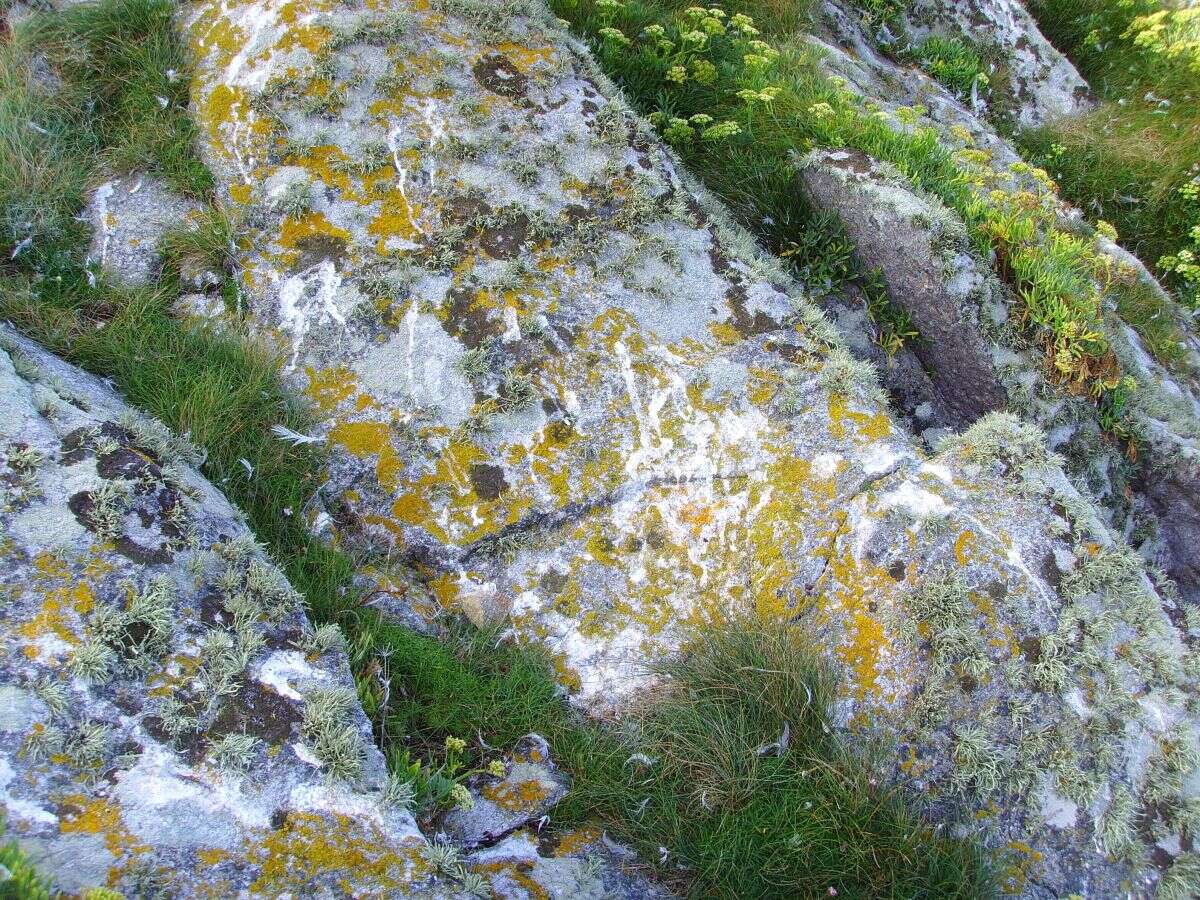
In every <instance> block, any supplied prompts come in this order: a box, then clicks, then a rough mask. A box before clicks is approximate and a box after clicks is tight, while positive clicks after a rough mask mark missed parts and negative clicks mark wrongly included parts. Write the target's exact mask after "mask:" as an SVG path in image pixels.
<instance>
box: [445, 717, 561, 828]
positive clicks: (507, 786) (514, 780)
mask: <svg viewBox="0 0 1200 900" xmlns="http://www.w3.org/2000/svg"><path fill="white" fill-rule="evenodd" d="M468 786H469V787H470V789H471V794H472V796H473V797H474V798H475V805H474V806H473V807H472V808H471V809H469V810H460V809H454V810H451V811H450V813H448V814H447V816H446V818H445V820H444V821H443V823H442V827H443V829H444V830H445V831H446V833H447V835H448V836H449V837H450V840H451V841H453V842H454V843H455V844H459V845H461V846H464V847H468V848H474V847H479V846H482V845H484V844H492V843H495V842H496V841H498V840H500V839H501V838H503V837H504V836H505V835H508V834H510V833H511V832H513V831H516V830H517V829H518V828H522V827H524V826H525V825H529V824H532V823H536V822H537V821H538V820H539V819H540V818H541V817H542V816H544V815H545V814H546V813H547V812H548V811H549V810H550V809H551V807H553V806H554V804H556V803H557V802H558V801H559V800H561V799H562V798H563V796H564V795H565V794H566V792H567V788H568V784H567V779H566V777H565V776H564V775H563V774H562V773H560V772H559V770H558V767H557V766H555V765H554V761H553V760H552V759H551V757H550V745H549V744H547V743H546V741H545V739H544V738H542V737H540V736H538V735H536V734H531V735H527V736H526V737H524V738H522V739H521V741H520V742H519V743H518V744H517V746H516V747H515V748H513V750H512V752H511V753H508V754H506V755H505V759H504V775H503V777H499V778H497V777H494V776H490V775H480V776H477V777H475V778H474V779H472V780H471V782H470V783H469V785H468Z"/></svg>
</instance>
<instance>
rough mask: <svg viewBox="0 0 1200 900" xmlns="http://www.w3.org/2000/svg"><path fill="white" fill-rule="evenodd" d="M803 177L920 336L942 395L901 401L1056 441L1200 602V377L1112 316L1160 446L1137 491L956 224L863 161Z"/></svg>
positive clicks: (1079, 475)
mask: <svg viewBox="0 0 1200 900" xmlns="http://www.w3.org/2000/svg"><path fill="white" fill-rule="evenodd" d="M800 178H801V181H802V183H803V187H804V189H805V191H806V194H807V196H808V197H809V198H810V199H811V200H812V201H813V202H814V203H815V204H816V205H817V206H818V207H819V208H821V209H824V210H827V211H831V212H835V213H837V215H838V216H839V217H840V218H841V219H842V221H843V222H844V223H845V225H846V228H847V231H848V233H849V235H850V236H851V238H852V239H853V240H854V242H855V246H856V251H857V252H858V254H859V256H860V257H861V258H862V259H863V260H864V261H865V263H866V264H867V265H869V266H872V267H874V266H879V267H880V268H881V269H882V271H883V277H884V280H885V282H886V283H887V286H888V292H889V295H890V298H891V300H892V302H894V303H896V304H898V305H899V306H901V307H903V308H904V309H905V310H906V311H907V312H908V313H909V314H910V315H911V316H912V318H913V322H914V324H915V325H916V327H917V329H918V330H919V331H920V332H921V335H922V339H921V340H920V341H918V342H917V343H916V344H915V346H914V347H913V353H914V355H916V356H917V357H918V358H919V359H920V360H921V361H922V363H923V364H924V367H925V369H926V371H927V372H929V373H930V376H931V385H930V386H931V388H932V394H931V396H929V397H920V396H919V395H917V396H913V395H911V394H910V395H904V394H903V393H902V392H901V393H900V394H899V397H900V399H902V400H907V401H909V402H911V401H912V400H914V399H915V400H917V401H918V402H922V403H924V402H928V403H930V404H931V406H932V407H933V408H934V411H935V413H937V412H940V411H941V410H946V411H947V412H948V413H949V422H948V423H949V424H951V425H952V426H953V427H955V428H961V427H963V426H964V425H966V424H969V423H970V422H971V421H973V420H974V419H975V418H976V417H977V416H979V415H980V414H982V413H984V412H987V411H988V410H989V409H1000V408H1012V409H1016V410H1019V411H1020V412H1021V414H1022V415H1023V416H1025V417H1026V418H1027V419H1029V420H1031V421H1033V422H1036V423H1038V424H1039V425H1040V426H1041V427H1042V428H1044V429H1045V430H1046V431H1047V432H1048V433H1049V435H1050V439H1051V446H1052V448H1053V449H1055V450H1058V451H1060V452H1062V453H1064V454H1065V455H1067V456H1068V457H1070V458H1071V460H1072V462H1073V464H1072V467H1071V471H1072V475H1073V477H1074V480H1075V482H1076V484H1077V485H1078V486H1079V487H1080V488H1081V489H1082V490H1084V491H1085V492H1086V493H1090V494H1092V495H1094V496H1095V497H1096V498H1097V499H1099V500H1100V501H1101V502H1102V503H1103V504H1104V505H1105V506H1106V508H1107V509H1108V511H1109V515H1110V520H1111V522H1112V523H1113V524H1114V525H1115V526H1116V527H1117V528H1118V529H1120V530H1122V531H1124V532H1125V533H1126V534H1127V535H1128V534H1132V533H1133V532H1134V531H1135V530H1136V531H1137V532H1138V533H1141V534H1143V535H1147V537H1143V542H1144V544H1143V547H1142V550H1143V552H1144V554H1145V555H1146V556H1147V557H1148V558H1149V559H1151V560H1152V561H1154V562H1155V563H1156V564H1158V565H1160V566H1161V567H1162V568H1163V569H1164V570H1165V571H1166V572H1167V573H1168V574H1170V576H1171V577H1172V578H1173V579H1174V580H1175V581H1176V582H1177V584H1178V587H1179V589H1180V591H1181V592H1182V593H1183V595H1184V597H1185V598H1187V599H1188V600H1189V601H1190V602H1195V601H1196V600H1197V599H1198V598H1200V580H1198V578H1197V576H1198V575H1200V572H1198V571H1197V568H1196V566H1197V564H1196V561H1195V560H1196V553H1195V551H1194V549H1193V548H1194V547H1196V546H1200V524H1198V521H1197V510H1196V506H1195V504H1196V500H1195V498H1196V497H1197V496H1198V494H1200V480H1198V479H1200V475H1198V474H1197V470H1198V468H1200V466H1198V463H1197V458H1198V457H1197V447H1200V444H1198V443H1197V441H1198V439H1200V404H1198V403H1197V397H1200V386H1198V384H1197V379H1196V378H1195V376H1194V374H1192V373H1190V372H1189V371H1188V370H1187V369H1186V368H1185V369H1181V370H1178V371H1175V372H1168V371H1167V370H1165V369H1164V367H1163V366H1162V365H1161V364H1159V363H1158V362H1157V361H1156V360H1154V359H1153V358H1151V357H1150V356H1149V354H1147V353H1146V352H1145V351H1144V350H1143V349H1142V348H1141V344H1140V340H1139V339H1138V337H1137V335H1136V334H1135V333H1134V332H1133V331H1132V329H1130V328H1128V327H1127V326H1125V325H1123V324H1121V323H1120V322H1119V320H1117V319H1116V317H1115V316H1110V318H1109V321H1108V323H1107V324H1108V329H1109V338H1110V340H1111V341H1112V343H1113V345H1114V349H1115V351H1116V353H1117V355H1118V357H1119V359H1120V362H1121V365H1122V370H1123V371H1125V372H1127V373H1128V374H1130V375H1131V376H1132V377H1134V378H1135V379H1136V381H1137V383H1138V390H1137V393H1136V396H1135V398H1134V400H1133V414H1134V416H1135V420H1136V421H1137V422H1138V423H1139V425H1140V426H1141V428H1142V430H1143V431H1144V432H1145V434H1146V435H1147V441H1146V442H1145V448H1144V450H1143V452H1142V453H1141V457H1140V460H1139V469H1140V471H1139V472H1138V474H1137V477H1136V478H1135V479H1133V480H1132V484H1130V479H1129V478H1128V477H1127V476H1125V475H1124V474H1123V473H1124V470H1127V469H1129V468H1131V467H1130V466H1129V464H1128V463H1127V461H1126V460H1125V459H1124V458H1123V455H1122V453H1121V450H1120V448H1119V447H1117V446H1115V445H1114V444H1112V443H1111V442H1107V441H1105V440H1104V439H1103V438H1102V437H1101V429H1100V425H1099V419H1098V413H1097V411H1096V409H1095V406H1094V405H1093V404H1092V403H1091V402H1090V401H1089V400H1088V399H1086V398H1080V397H1077V396H1072V395H1071V393H1070V392H1068V391H1066V390H1064V389H1063V388H1062V387H1061V386H1059V385H1056V384H1054V383H1053V382H1052V381H1050V380H1048V379H1047V378H1046V377H1045V374H1044V365H1043V362H1042V354H1041V351H1040V350H1039V349H1038V348H1036V347H1031V346H1030V345H1029V342H1028V341H1027V340H1026V338H1025V336H1024V335H1022V334H1021V333H1020V331H1019V330H1018V329H1016V328H1014V327H1013V326H1012V325H1011V320H1012V319H1013V318H1015V314H1014V312H1013V310H1014V309H1015V305H1016V300H1015V299H1014V298H1013V297H1012V294H1011V291H1010V290H1008V289H1007V288H1006V287H1004V286H1003V285H1002V284H1001V283H1000V282H999V281H998V279H997V278H996V276H995V275H994V274H993V273H992V271H991V267H990V266H988V265H987V264H986V263H984V262H983V261H982V260H979V259H977V258H976V256H975V254H974V252H973V251H972V250H971V249H970V247H969V245H968V242H967V240H966V236H965V229H964V227H963V225H962V222H961V220H960V219H958V217H957V216H956V215H955V214H954V213H952V212H950V211H949V210H947V209H946V208H945V207H944V206H943V205H942V204H941V203H940V202H939V201H938V200H936V199H935V198H931V197H928V196H925V195H923V194H922V193H921V192H920V191H918V190H916V189H914V187H913V186H912V185H911V183H909V182H908V181H907V180H906V179H904V178H903V177H901V176H900V175H899V174H898V173H896V172H895V171H894V170H892V169H891V168H890V167H887V166H885V165H881V164H880V163H878V162H876V161H874V160H870V159H868V158H867V157H865V156H863V155H862V154H858V153H851V152H846V151H832V152H831V151H816V152H814V153H812V154H810V155H809V156H808V157H807V158H806V159H805V160H804V161H803V162H802V164H801V166H800ZM1105 246H1106V247H1107V248H1108V250H1107V251H1106V252H1110V253H1111V255H1112V256H1113V257H1114V258H1115V259H1118V260H1119V261H1120V262H1122V263H1123V264H1124V265H1125V266H1126V268H1127V269H1128V271H1129V272H1130V273H1132V274H1131V277H1140V278H1143V279H1150V276H1149V274H1148V273H1146V272H1145V270H1144V269H1143V268H1142V267H1141V266H1140V264H1136V265H1135V263H1136V260H1133V259H1132V257H1130V256H1129V254H1127V253H1124V252H1123V251H1120V249H1119V248H1117V247H1116V246H1115V245H1113V244H1111V242H1108V243H1107V244H1106V245H1105ZM1150 282H1151V283H1153V281H1152V279H1150ZM1185 333H1187V332H1185ZM886 379H887V373H886V370H885V381H886ZM894 395H895V392H894ZM910 409H911V407H910ZM1127 486H1129V487H1131V488H1132V491H1131V490H1127V489H1126V488H1127Z"/></svg>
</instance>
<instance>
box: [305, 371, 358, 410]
mask: <svg viewBox="0 0 1200 900" xmlns="http://www.w3.org/2000/svg"><path fill="white" fill-rule="evenodd" d="M305 374H306V375H307V376H308V384H307V386H306V387H305V389H304V392H305V393H306V394H307V395H308V396H309V398H310V399H311V400H312V401H313V403H315V404H316V406H317V409H319V410H320V411H321V412H326V413H328V412H333V411H334V410H336V409H337V408H338V407H339V406H341V405H342V403H344V402H345V401H346V400H348V399H349V398H350V397H352V396H353V395H354V393H355V391H356V390H357V384H356V379H355V375H354V371H353V370H352V369H350V368H349V367H347V366H342V365H339V366H331V367H330V368H328V369H315V368H313V367H311V366H310V367H308V369H306V370H305Z"/></svg>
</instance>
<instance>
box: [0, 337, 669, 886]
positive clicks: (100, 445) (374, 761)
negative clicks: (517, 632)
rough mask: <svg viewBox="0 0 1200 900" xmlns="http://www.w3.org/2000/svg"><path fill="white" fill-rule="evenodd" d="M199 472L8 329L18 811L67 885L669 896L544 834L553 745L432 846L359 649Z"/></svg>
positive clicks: (1, 544)
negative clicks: (394, 780)
mask: <svg viewBox="0 0 1200 900" xmlns="http://www.w3.org/2000/svg"><path fill="white" fill-rule="evenodd" d="M195 462H196V459H195V454H194V451H193V450H191V449H190V448H188V447H187V446H186V444H184V443H182V442H180V441H179V440H178V439H177V438H175V437H174V436H173V435H172V434H171V433H170V432H169V431H168V430H167V429H166V428H164V427H163V426H162V425H161V424H160V423H158V422H155V421H153V420H150V419H147V418H145V417H144V416H141V415H140V414H138V413H135V412H133V411H132V410H130V409H129V407H128V406H126V405H125V404H124V402H123V401H122V400H121V399H120V398H119V397H117V396H116V395H115V394H113V393H112V391H111V390H109V389H108V388H107V387H105V386H104V385H103V384H102V383H101V382H99V381H98V380H97V379H95V378H93V377H91V376H88V375H85V374H83V373H82V372H80V371H79V370H77V369H74V368H73V367H71V366H68V365H66V364H64V363H62V362H61V361H59V360H57V359H55V358H53V357H51V356H50V355H48V354H46V353H45V352H43V351H42V350H40V349H39V348H38V347H36V346H35V345H33V344H31V343H29V342H28V341H25V340H23V339H21V338H19V337H17V336H15V335H13V334H12V333H11V332H9V331H7V330H3V331H0V598H2V599H3V609H2V610H0V616H2V618H3V627H2V628H0V634H2V635H3V641H2V643H0V812H2V814H3V816H4V820H5V824H6V830H7V832H8V835H7V837H11V838H15V839H16V840H17V841H18V842H19V844H20V845H21V847H22V848H23V849H24V850H25V851H26V852H27V853H28V854H29V855H30V857H31V858H32V860H33V861H34V862H35V864H36V865H37V866H38V867H39V869H40V871H41V872H42V874H43V875H45V876H46V877H47V878H49V879H50V881H51V883H52V885H53V887H54V888H55V889H56V890H60V891H65V892H67V893H70V894H77V893H81V892H83V891H85V890H87V889H88V888H93V887H103V886H107V887H110V888H115V889H117V890H119V891H121V892H122V893H123V894H124V895H125V896H129V897H144V896H158V895H160V894H161V893H162V892H164V891H168V892H169V893H170V895H171V896H181V897H203V896H219V897H229V896H239V895H243V896H255V897H276V896H281V895H286V894H292V895H296V896H355V897H395V896H411V897H451V896H455V897H461V896H488V897H491V896H496V897H501V898H514V900H515V898H524V897H528V896H530V895H531V894H532V895H538V896H572V897H574V896H580V897H584V896H594V897H597V898H599V897H620V898H627V900H640V898H650V897H659V896H664V894H663V893H662V892H661V891H660V890H658V889H657V888H655V887H654V886H652V885H650V884H649V883H647V882H646V881H645V879H644V878H642V877H641V876H640V875H638V874H637V873H636V871H635V870H634V868H633V867H632V866H631V858H630V854H629V853H628V851H626V850H624V849H623V848H621V847H620V846H619V845H618V844H616V843H614V842H612V841H611V840H609V839H608V838H607V837H606V836H605V835H604V834H603V833H602V832H600V831H599V830H597V829H587V828H585V829H581V830H577V831H573V832H568V833H565V834H558V835H555V836H554V837H551V836H550V835H549V834H547V835H546V836H545V837H541V836H539V835H538V831H539V830H540V829H541V827H542V826H543V825H544V824H545V821H546V818H548V817H547V816H546V814H547V813H548V812H550V811H551V809H552V807H553V805H554V804H555V803H556V802H557V801H558V800H559V799H561V797H562V795H563V792H564V787H565V781H564V779H563V778H562V776H561V775H559V774H558V772H557V769H556V768H555V766H554V764H553V762H552V760H551V759H550V751H549V748H548V746H547V745H546V743H545V741H543V740H542V739H541V738H538V737H536V736H532V735H531V736H530V737H528V738H526V739H525V740H524V741H523V742H522V743H521V744H520V745H519V746H518V747H517V748H515V749H514V751H513V752H512V753H510V754H509V755H508V756H507V757H506V760H505V762H504V763H503V769H504V774H503V776H502V777H487V776H482V777H477V778H476V779H475V780H474V781H473V782H472V784H471V790H472V792H473V794H474V796H475V798H476V806H475V808H474V810H473V811H472V812H470V813H465V812H464V813H456V814H454V816H452V818H451V820H450V821H449V822H448V830H449V831H450V833H451V834H450V838H449V839H446V838H442V837H438V838H436V839H435V840H434V841H433V842H429V841H427V840H426V839H425V837H424V836H423V835H422V833H421V831H420V830H419V829H418V827H417V825H416V824H415V822H414V820H413V817H412V815H411V814H410V813H409V812H408V811H407V810H406V808H405V807H404V806H403V804H402V803H397V802H396V799H397V797H398V796H399V794H397V793H395V792H394V786H393V785H392V784H390V783H389V781H388V778H387V774H386V769H385V765H384V761H383V757H382V754H381V753H380V752H379V750H378V749H377V748H376V747H375V746H374V744H373V743H372V734H371V729H370V726H369V725H368V723H367V720H366V717H365V716H364V715H363V712H362V709H361V707H360V706H359V703H358V700H357V697H356V695H355V690H354V682H353V680H352V678H351V676H350V670H349V667H348V665H347V661H346V654H345V650H344V649H343V643H342V641H341V638H340V635H338V633H337V632H336V630H330V629H329V628H328V627H326V628H323V629H318V630H315V631H314V629H313V628H312V626H311V625H310V624H309V623H308V622H307V621H306V619H305V617H304V614H303V611H302V600H301V598H300V597H299V596H298V595H296V594H295V592H294V591H293V590H292V589H291V587H290V586H289V585H288V583H287V581H286V579H285V578H284V577H283V575H282V574H281V573H280V572H279V570H278V569H276V567H275V565H274V564H273V563H272V562H271V561H270V560H269V559H268V558H267V557H266V556H265V555H264V554H263V551H262V549H261V547H260V546H259V545H258V544H256V543H255V541H254V539H253V537H252V535H251V534H250V532H249V531H248V529H247V528H246V525H245V524H244V522H243V521H242V518H241V515H240V514H239V513H238V512H237V511H236V510H235V509H233V508H232V507H231V506H230V505H229V504H228V502H227V501H226V500H225V499H224V498H223V497H222V496H221V495H220V494H219V493H218V492H217V491H215V490H214V489H213V487H212V486H211V485H210V484H209V483H208V482H206V481H205V480H204V479H203V478H202V477H201V476H199V475H198V474H197V473H196V470H195V468H194V464H195ZM543 817H546V818H543ZM6 839H7V838H6Z"/></svg>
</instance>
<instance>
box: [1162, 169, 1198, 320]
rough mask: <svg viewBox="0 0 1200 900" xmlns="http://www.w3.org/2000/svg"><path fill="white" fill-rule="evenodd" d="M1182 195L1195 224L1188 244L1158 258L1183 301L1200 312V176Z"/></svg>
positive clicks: (1190, 232) (1163, 271)
mask: <svg viewBox="0 0 1200 900" xmlns="http://www.w3.org/2000/svg"><path fill="white" fill-rule="evenodd" d="M1179 196H1180V197H1182V198H1183V201H1184V203H1185V204H1186V208H1187V210H1188V211H1189V212H1190V213H1191V218H1192V220H1193V221H1194V222H1195V224H1194V225H1193V226H1192V227H1191V229H1190V230H1189V232H1188V238H1189V242H1188V245H1187V246H1184V247H1181V248H1180V249H1179V250H1178V251H1177V252H1175V253H1170V254H1167V255H1166V256H1163V257H1162V258H1161V259H1159V261H1158V268H1159V270H1160V271H1161V272H1162V273H1163V274H1164V275H1166V276H1168V277H1170V278H1171V279H1172V280H1173V281H1174V282H1175V283H1176V285H1177V286H1178V288H1179V297H1180V299H1181V300H1182V301H1183V302H1184V303H1185V304H1186V305H1187V306H1189V307H1190V308H1191V309H1194V310H1200V175H1197V176H1196V177H1195V178H1193V179H1192V180H1191V181H1189V182H1187V183H1186V184H1185V185H1183V186H1182V187H1181V188H1179Z"/></svg>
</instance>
